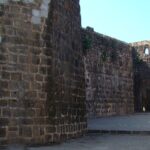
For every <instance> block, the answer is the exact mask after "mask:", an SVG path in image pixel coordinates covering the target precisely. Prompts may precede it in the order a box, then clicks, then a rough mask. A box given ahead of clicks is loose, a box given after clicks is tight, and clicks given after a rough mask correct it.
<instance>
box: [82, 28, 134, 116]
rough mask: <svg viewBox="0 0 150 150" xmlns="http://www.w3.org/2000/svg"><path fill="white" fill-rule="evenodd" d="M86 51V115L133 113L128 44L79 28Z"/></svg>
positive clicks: (131, 66)
mask: <svg viewBox="0 0 150 150" xmlns="http://www.w3.org/2000/svg"><path fill="white" fill-rule="evenodd" d="M82 36H83V39H84V40H87V42H86V43H88V41H89V42H90V43H89V47H87V49H86V52H85V57H84V58H85V78H86V104H87V112H88V116H89V117H100V116H110V115H124V114H128V113H133V112H134V97H133V65H132V48H131V46H129V45H128V44H127V43H124V42H121V41H119V40H116V39H113V38H110V37H108V36H104V35H101V34H98V33H96V32H94V31H92V29H90V28H87V29H86V30H84V29H83V30H82Z"/></svg>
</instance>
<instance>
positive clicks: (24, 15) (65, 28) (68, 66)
mask: <svg viewBox="0 0 150 150" xmlns="http://www.w3.org/2000/svg"><path fill="white" fill-rule="evenodd" d="M0 23H1V24H0V25H1V26H0V144H7V143H14V142H19V143H21V142H23V143H27V144H44V143H50V142H60V141H62V140H65V139H68V138H72V137H77V136H79V135H81V134H83V133H84V132H85V128H86V119H85V104H84V103H85V82H84V67H83V61H82V51H81V36H80V26H81V25H80V7H79V1H78V0H76V1H72V0H61V1H60V0H51V1H50V0H35V1H34V0H23V1H21V0H12V1H9V0H8V1H5V0H4V1H0Z"/></svg>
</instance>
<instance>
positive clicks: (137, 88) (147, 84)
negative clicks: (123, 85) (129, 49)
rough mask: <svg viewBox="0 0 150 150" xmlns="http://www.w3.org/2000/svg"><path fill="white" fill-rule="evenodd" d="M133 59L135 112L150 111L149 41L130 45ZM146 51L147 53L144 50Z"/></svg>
mask: <svg viewBox="0 0 150 150" xmlns="http://www.w3.org/2000/svg"><path fill="white" fill-rule="evenodd" d="M131 45H132V46H133V47H134V49H133V59H134V83H135V84H134V94H135V102H134V103H135V111H138V112H139V111H143V110H144V109H145V110H144V111H150V101H149V99H150V41H141V42H136V43H132V44H131ZM146 49H147V52H148V51H149V53H147V52H146V51H145V50H146Z"/></svg>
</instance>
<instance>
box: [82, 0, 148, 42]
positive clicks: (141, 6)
mask: <svg viewBox="0 0 150 150" xmlns="http://www.w3.org/2000/svg"><path fill="white" fill-rule="evenodd" d="M80 6H81V17H82V27H87V26H90V27H93V28H94V31H96V32H99V33H102V34H105V35H108V36H111V37H114V38H117V39H120V40H122V41H125V42H128V43H132V42H137V41H143V40H150V0H80Z"/></svg>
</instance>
